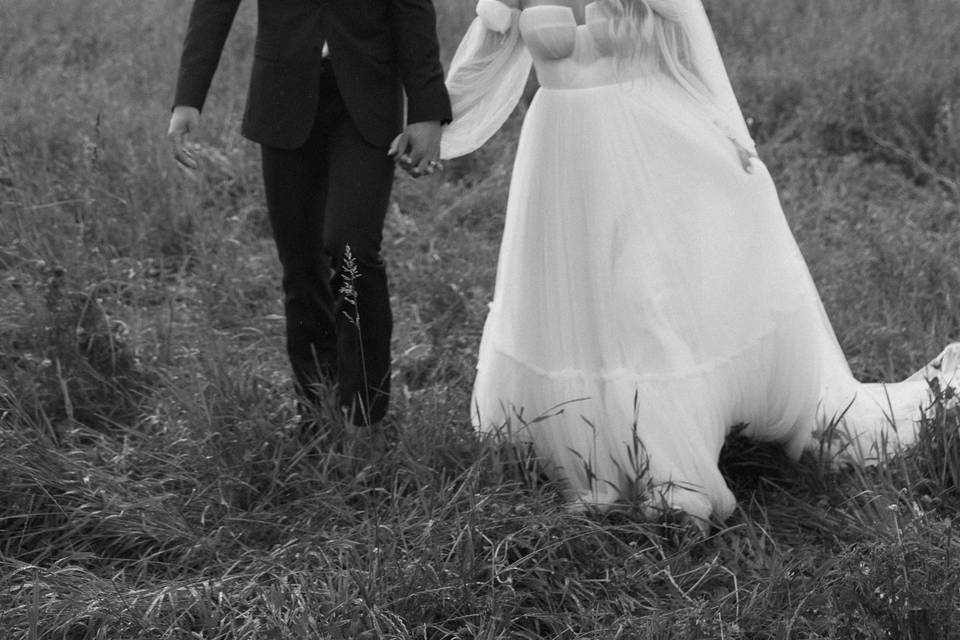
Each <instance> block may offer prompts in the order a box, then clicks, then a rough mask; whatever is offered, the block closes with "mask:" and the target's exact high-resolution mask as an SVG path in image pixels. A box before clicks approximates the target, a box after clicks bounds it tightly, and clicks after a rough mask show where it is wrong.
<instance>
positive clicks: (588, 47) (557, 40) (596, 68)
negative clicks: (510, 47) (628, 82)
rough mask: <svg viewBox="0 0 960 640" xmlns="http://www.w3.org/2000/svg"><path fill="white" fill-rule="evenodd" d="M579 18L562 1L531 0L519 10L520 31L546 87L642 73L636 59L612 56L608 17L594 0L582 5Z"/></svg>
mask: <svg viewBox="0 0 960 640" xmlns="http://www.w3.org/2000/svg"><path fill="white" fill-rule="evenodd" d="M585 14H586V22H585V24H582V25H580V24H577V21H576V18H575V17H574V13H573V10H572V9H571V8H570V7H567V6H562V5H553V4H546V5H537V6H533V7H528V8H526V9H524V10H523V11H522V12H521V13H520V33H521V35H522V36H523V39H524V42H526V44H527V47H528V48H529V50H530V53H531V54H532V56H533V61H534V66H535V68H536V70H537V78H538V79H539V81H540V84H541V86H543V87H545V88H547V89H586V88H589V87H597V86H602V85H607V84H614V83H616V82H620V81H623V80H624V79H630V78H634V77H637V76H639V75H642V70H641V69H639V68H638V66H637V65H633V64H631V65H625V64H622V63H618V62H617V61H616V60H615V59H614V57H613V49H614V47H613V42H612V39H611V35H610V30H609V29H608V25H609V18H608V17H607V16H606V15H604V13H603V11H602V10H601V9H600V5H599V3H597V2H592V3H590V4H588V5H587V6H586V9H585Z"/></svg>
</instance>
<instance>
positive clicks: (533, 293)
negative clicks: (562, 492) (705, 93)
mask: <svg viewBox="0 0 960 640" xmlns="http://www.w3.org/2000/svg"><path fill="white" fill-rule="evenodd" d="M684 1H685V0H684ZM661 2H663V0H661ZM693 6H694V8H695V9H696V8H699V10H700V11H702V6H700V4H699V2H696V4H695V5H693ZM478 14H479V16H478V18H477V20H476V21H475V22H474V24H473V25H472V26H471V28H470V30H469V31H468V33H467V35H466V36H465V38H464V40H463V42H462V43H461V46H460V48H459V50H458V53H457V55H456V57H455V59H454V62H453V63H452V65H451V71H450V73H449V74H448V87H449V88H450V92H451V97H452V100H453V105H454V121H453V123H452V124H451V125H450V126H449V127H448V128H447V130H446V131H445V134H444V139H443V155H444V157H454V156H458V155H462V154H463V153H467V152H469V151H471V150H473V149H475V148H477V147H478V146H479V145H480V144H482V143H483V142H484V141H485V140H487V139H488V138H489V136H490V135H492V133H494V132H495V131H496V130H497V129H498V128H499V127H500V125H501V124H502V123H503V121H504V120H505V119H506V117H507V116H508V115H509V113H510V112H511V111H512V110H513V108H514V107H515V105H516V103H517V101H518V100H519V98H520V95H521V93H522V90H523V87H524V84H525V81H526V79H527V75H528V73H529V69H530V64H531V61H532V63H533V65H534V66H535V69H536V74H537V77H538V80H539V82H540V89H539V90H538V92H537V94H536V96H535V98H534V99H533V102H532V104H531V105H530V108H529V110H528V111H527V112H526V114H525V120H524V124H523V129H522V133H521V135H520V140H519V143H518V147H517V152H516V160H515V164H514V169H513V177H512V183H511V188H510V196H509V204H508V207H507V214H506V223H505V228H504V231H503V241H502V246H501V250H500V258H499V263H498V271H497V279H496V286H495V292H494V299H493V303H492V304H491V307H490V312H489V316H488V318H487V321H486V325H485V328H484V332H483V338H482V341H481V345H480V353H479V362H478V366H477V378H476V382H475V387H474V396H473V406H472V417H473V421H474V423H475V425H476V426H477V427H478V428H480V429H482V430H483V431H499V432H501V433H503V434H505V435H508V436H509V437H511V438H513V439H514V440H516V441H519V442H529V443H532V445H533V448H534V450H535V451H536V454H537V456H538V457H540V458H541V459H542V460H543V461H544V463H545V465H546V468H547V470H548V471H549V473H550V474H551V475H553V476H554V477H556V478H558V479H560V480H562V482H563V485H564V486H565V487H566V490H567V492H568V497H569V499H570V500H571V501H572V502H574V503H584V504H594V505H600V506H604V505H609V504H612V503H614V502H617V501H618V500H622V499H624V498H631V497H636V496H645V497H648V498H651V499H652V500H651V502H650V504H651V505H653V506H657V505H659V504H665V506H668V507H670V508H676V509H680V510H682V511H684V512H686V513H688V514H690V515H692V516H695V517H699V518H708V517H710V516H711V514H712V515H713V516H715V517H717V518H719V519H723V518H725V517H727V516H728V515H729V514H730V513H731V512H732V510H733V508H734V497H733V495H732V493H731V492H730V490H729V489H728V487H727V485H726V483H725V482H724V479H723V477H722V476H721V474H720V472H719V470H718V468H717V461H718V457H719V453H720V449H721V447H722V446H723V443H724V439H725V437H726V435H727V434H728V433H729V431H730V429H731V428H732V427H733V426H734V425H744V424H745V425H746V429H745V431H744V433H745V435H747V436H749V437H752V438H756V439H760V440H765V441H774V442H778V443H782V444H783V446H784V447H785V448H786V450H787V451H788V452H789V453H791V454H792V455H795V456H797V455H799V454H800V453H801V452H802V451H803V450H804V448H805V447H810V446H815V445H816V443H817V439H816V438H815V433H818V432H822V431H824V430H825V429H828V427H829V426H830V425H831V424H832V423H835V424H836V425H837V426H838V427H839V429H838V431H837V434H839V435H840V436H841V437H842V439H843V440H849V441H851V442H845V443H844V444H850V445H851V446H850V448H848V449H847V455H848V456H854V457H857V458H860V459H869V458H871V457H876V456H877V455H878V454H879V453H880V447H879V446H878V445H879V444H880V443H883V442H888V441H889V443H890V444H894V443H896V442H897V441H899V442H900V443H901V444H905V443H909V442H911V441H912V440H913V438H914V437H915V427H916V421H917V420H918V418H919V416H920V410H921V408H923V407H925V406H928V405H929V402H930V393H929V390H928V385H927V382H926V381H925V380H924V379H923V375H922V373H923V372H918V375H916V376H914V377H912V378H911V379H909V380H906V381H904V382H901V383H897V384H889V385H882V384H861V383H858V382H857V381H856V380H855V379H854V378H853V376H852V375H851V372H850V369H849V367H848V365H847V363H846V360H845V358H844V356H843V354H842V352H841V350H840V347H839V345H838V343H837V340H836V338H835V336H834V333H833V330H832V328H831V326H830V324H829V322H828V320H827V318H826V315H825V313H824V310H823V306H822V304H821V302H820V299H819V297H818V294H817V291H816V288H815V286H814V284H813V282H812V280H811V277H810V275H809V272H808V269H807V267H806V265H805V263H804V261H803V258H802V257H801V255H800V252H799V250H798V247H797V245H796V242H795V241H794V239H793V236H792V235H791V232H790V230H789V228H788V226H787V223H786V221H785V218H784V215H783V212H782V210H781V207H780V204H779V201H778V197H777V193H776V190H775V188H774V185H773V182H772V180H771V178H770V175H769V174H768V172H767V169H766V167H765V166H764V165H763V163H762V162H760V161H759V160H757V159H754V160H753V161H752V172H747V171H745V170H744V168H743V166H742V165H741V162H740V160H739V159H738V155H737V148H736V146H735V145H734V144H733V143H732V141H731V139H734V138H736V137H737V136H740V137H741V140H742V144H743V145H744V146H746V147H750V146H751V145H752V141H750V140H749V139H744V138H743V137H742V136H743V132H745V128H744V127H741V126H740V124H739V123H738V122H737V121H736V120H735V119H734V120H733V121H732V123H731V122H730V121H729V120H728V121H727V122H724V121H723V119H724V118H725V117H726V116H723V115H721V116H718V115H717V114H718V113H722V109H717V110H713V111H711V109H709V108H708V107H705V106H704V105H703V104H702V103H700V102H698V101H697V100H695V99H693V97H692V96H691V95H690V94H689V92H687V91H685V90H684V89H683V88H682V87H681V86H680V85H679V84H678V83H677V82H676V81H674V80H673V79H672V78H671V77H669V75H668V74H665V73H664V72H662V71H660V70H659V67H658V66H657V65H655V64H653V63H652V62H651V61H650V60H644V59H643V57H642V56H641V57H640V58H638V59H632V60H630V61H626V62H625V61H623V60H620V59H618V58H616V57H614V56H613V55H612V54H611V51H612V50H613V43H611V42H609V41H608V37H609V36H607V35H606V34H607V33H609V30H608V29H606V26H607V25H606V22H605V21H607V20H609V17H608V16H607V15H606V14H605V13H604V12H603V11H601V10H600V3H598V2H595V3H593V4H592V5H589V6H588V7H587V11H586V20H587V22H586V24H583V25H578V24H577V23H576V20H575V18H574V13H573V11H572V10H571V9H570V8H568V7H564V6H557V5H543V6H535V7H529V8H526V9H524V10H523V11H522V12H520V11H517V10H516V9H512V10H511V9H509V8H507V7H506V6H505V5H503V4H500V3H499V2H498V1H497V0H481V1H480V4H479V5H478ZM710 37H711V38H712V34H710ZM713 46H714V47H715V46H716V45H715V43H714V44H713ZM723 80H724V81H725V76H724V78H723ZM730 95H731V96H732V93H731V94H730ZM727 113H729V111H728V112H727ZM737 116H739V112H737ZM731 131H735V133H731ZM955 354H956V351H955V350H951V351H949V353H948V356H949V357H948V358H947V360H949V361H950V362H951V363H952V362H953V361H955V359H956V358H955ZM947 364H948V366H952V367H955V364H950V363H947ZM927 373H928V374H930V373H933V374H936V373H937V372H934V371H933V370H929V371H927ZM841 414H842V418H841Z"/></svg>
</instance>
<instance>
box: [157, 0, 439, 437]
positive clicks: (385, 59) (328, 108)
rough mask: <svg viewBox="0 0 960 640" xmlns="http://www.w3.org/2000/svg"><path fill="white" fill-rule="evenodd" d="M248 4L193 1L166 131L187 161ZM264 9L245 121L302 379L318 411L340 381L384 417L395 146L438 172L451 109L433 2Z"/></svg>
mask: <svg viewBox="0 0 960 640" xmlns="http://www.w3.org/2000/svg"><path fill="white" fill-rule="evenodd" d="M239 4H240V0H195V1H194V5H193V10H192V13H191V14H190V22H189V25H188V27H187V35H186V40H185V43H184V49H183V55H182V57H181V61H180V72H179V75H178V77H177V87H176V98H175V102H174V104H175V107H174V110H173V115H172V117H171V119H170V129H169V133H168V135H169V137H170V138H171V141H172V143H173V146H174V155H175V157H176V158H177V160H178V161H179V162H180V163H181V164H183V165H185V166H187V167H189V168H196V167H197V163H196V161H195V159H194V158H193V157H192V155H191V154H190V152H189V150H188V149H187V147H186V143H185V142H186V137H187V135H188V134H191V133H194V132H195V131H196V130H197V127H198V124H199V115H200V109H201V108H202V107H203V103H204V100H205V98H206V95H207V90H208V89H209V87H210V82H211V79H212V77H213V74H214V71H215V69H216V66H217V62H218V61H219V58H220V55H221V52H222V50H223V44H224V41H225V40H226V37H227V33H228V32H229V30H230V26H231V24H232V22H233V19H234V16H235V15H236V12H237V7H238V5H239ZM257 8H258V28H257V38H256V45H255V48H254V61H253V70H252V74H251V80H250V87H249V93H248V96H247V104H246V110H245V112H244V116H243V126H242V133H243V135H244V136H245V137H247V138H249V139H250V140H253V141H254V142H257V143H259V144H260V146H261V150H262V153H261V157H262V169H263V180H264V187H265V192H266V200H267V211H268V214H269V218H270V224H271V228H272V230H273V236H274V240H275V241H276V246H277V252H278V254H279V258H280V263H281V266H282V268H283V293H284V308H285V312H286V322H287V335H286V338H287V353H288V355H289V357H290V363H291V365H292V368H293V373H294V377H295V380H296V386H297V389H298V394H299V397H300V399H301V404H303V403H306V404H307V407H306V409H307V411H309V408H310V406H311V405H313V406H316V404H317V403H318V402H319V401H320V400H322V395H321V390H322V389H324V388H330V387H333V386H336V388H337V389H338V402H339V404H340V407H341V409H342V410H343V411H344V412H345V413H346V415H347V418H348V419H349V420H350V422H351V423H352V424H358V425H362V424H368V425H373V424H376V423H378V422H379V421H380V420H382V418H383V416H384V414H385V412H386V410H387V403H388V399H389V392H390V334H391V330H392V316H391V312H390V299H389V293H388V290H387V274H386V269H385V265H384V262H383V259H382V258H381V256H380V244H381V238H382V234H383V222H384V217H385V216H386V211H387V206H388V203H389V198H390V189H391V185H392V181H393V173H394V160H395V159H396V160H398V161H400V162H401V164H402V165H403V166H404V168H406V169H407V170H408V171H409V172H411V173H412V174H413V175H421V174H424V173H429V172H431V171H432V170H433V169H434V168H435V167H436V166H437V165H438V162H437V157H438V156H439V147H440V129H441V125H442V124H443V123H445V122H447V121H449V120H450V103H449V99H448V97H447V93H446V89H445V87H444V84H443V69H442V67H441V65H440V61H439V53H438V51H439V47H438V45H437V34H436V15H435V12H434V7H433V3H432V0H282V1H281V0H259V2H258V7H257ZM404 98H406V100H404ZM398 134H402V135H401V136H400V137H399V138H398V140H399V147H398V148H397V149H395V150H391V152H393V153H394V155H395V157H394V158H392V157H390V155H388V149H390V146H391V142H392V141H394V139H395V138H396V137H397V136H398Z"/></svg>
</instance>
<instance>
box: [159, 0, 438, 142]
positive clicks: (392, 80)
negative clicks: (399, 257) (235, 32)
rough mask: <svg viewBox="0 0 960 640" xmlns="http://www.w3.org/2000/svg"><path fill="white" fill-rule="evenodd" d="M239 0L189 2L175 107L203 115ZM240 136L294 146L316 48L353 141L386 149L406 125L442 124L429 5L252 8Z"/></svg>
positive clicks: (358, 0) (333, 2) (398, 1)
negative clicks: (353, 131) (357, 136)
mask: <svg viewBox="0 0 960 640" xmlns="http://www.w3.org/2000/svg"><path fill="white" fill-rule="evenodd" d="M240 1H241V0H195V2H194V5H193V11H192V12H191V14H190V23H189V26H188V27H187V35H186V39H185V43H184V49H183V55H182V58H181V62H180V73H179V75H178V77H177V89H176V97H175V101H174V104H175V105H184V106H192V107H196V108H198V109H202V107H203V103H204V100H205V99H206V95H207V90H208V89H209V87H210V81H211V79H212V78H213V74H214V71H215V70H216V67H217V63H218V62H219V60H220V55H221V53H222V51H223V44H224V42H225V40H226V38H227V33H228V32H229V31H230V26H231V24H232V23H233V19H234V16H235V15H236V13H237V8H238V6H239V5H240ZM257 9H258V27H257V40H256V45H255V49H254V61H253V70H252V73H251V80H250V89H249V94H248V96H247V106H246V110H245V112H244V117H243V130H242V131H243V135H244V136H246V137H247V138H250V139H251V140H253V141H255V142H259V143H261V144H265V145H268V146H272V147H279V148H282V149H295V148H297V147H299V146H301V145H302V144H303V143H304V141H305V140H306V138H307V135H308V134H309V133H310V129H311V127H312V125H313V120H314V115H315V114H316V112H317V104H318V100H319V99H320V96H319V95H318V94H319V86H320V80H319V78H320V61H321V50H322V46H323V42H325V41H326V42H327V43H328V44H329V47H330V62H331V64H332V67H333V72H334V75H335V76H336V79H337V84H338V86H339V87H340V93H341V94H342V96H343V101H344V103H345V104H346V107H347V110H348V112H349V113H350V116H351V118H353V120H354V122H355V123H356V125H357V128H358V129H359V130H360V133H361V135H363V137H364V138H365V139H366V140H367V141H368V142H370V143H371V144H374V145H377V146H382V147H386V146H388V145H389V144H390V142H391V140H393V138H394V137H395V136H396V135H397V134H398V133H399V132H400V130H401V129H402V127H403V119H404V101H403V94H404V91H405V92H406V97H407V104H406V120H407V122H424V121H429V120H439V121H441V122H448V121H449V120H450V101H449V98H448V97H447V92H446V88H445V87H444V84H443V69H442V67H441V66H440V62H439V47H438V45H437V34H436V15H435V12H434V8H433V3H432V0H258V5H257Z"/></svg>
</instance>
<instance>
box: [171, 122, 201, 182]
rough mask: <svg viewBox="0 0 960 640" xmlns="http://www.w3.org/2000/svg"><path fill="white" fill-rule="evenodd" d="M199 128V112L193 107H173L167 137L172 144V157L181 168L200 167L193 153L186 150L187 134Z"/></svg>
mask: <svg viewBox="0 0 960 640" xmlns="http://www.w3.org/2000/svg"><path fill="white" fill-rule="evenodd" d="M199 127H200V111H199V110H198V109H197V108H195V107H185V106H178V107H174V109H173V115H171V116H170V128H169V129H168V130H167V137H168V138H169V139H170V142H171V143H172V144H173V157H174V158H176V159H177V162H179V163H180V165H181V166H183V167H186V168H187V169H196V168H198V167H199V166H200V165H199V163H197V159H196V158H195V157H194V156H193V153H191V152H190V150H189V149H188V148H187V134H190V133H194V132H196V131H197V129H198V128H199Z"/></svg>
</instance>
